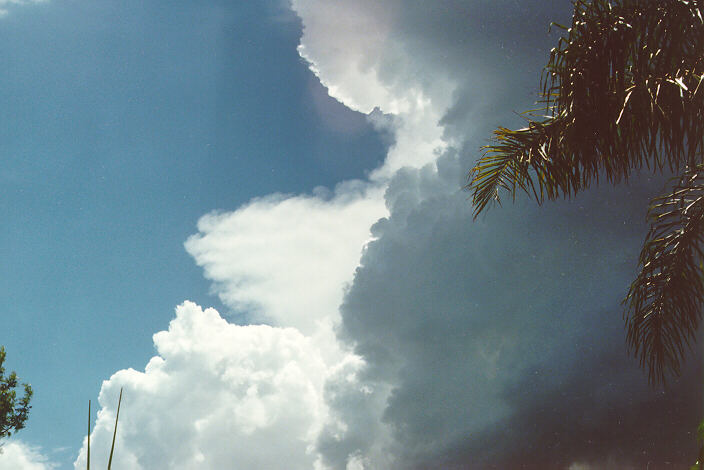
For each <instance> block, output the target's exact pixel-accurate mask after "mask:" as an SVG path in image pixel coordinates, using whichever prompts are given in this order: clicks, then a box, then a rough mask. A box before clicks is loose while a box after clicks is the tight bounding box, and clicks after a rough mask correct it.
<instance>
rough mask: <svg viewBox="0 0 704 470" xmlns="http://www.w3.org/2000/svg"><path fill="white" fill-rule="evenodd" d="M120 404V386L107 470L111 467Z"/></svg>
mask: <svg viewBox="0 0 704 470" xmlns="http://www.w3.org/2000/svg"><path fill="white" fill-rule="evenodd" d="M121 404H122V388H120V398H119V399H118V400H117V414H116V415H115V430H114V431H113V432H112V445H111V446H110V459H108V470H110V467H112V454H113V451H114V450H115V436H117V420H118V419H120V405H121Z"/></svg>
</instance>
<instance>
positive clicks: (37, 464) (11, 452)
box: [0, 439, 58, 470]
mask: <svg viewBox="0 0 704 470" xmlns="http://www.w3.org/2000/svg"><path fill="white" fill-rule="evenodd" d="M1 449H2V451H1V452H0V470H51V469H52V468H56V467H57V466H58V465H57V464H55V463H52V462H51V461H50V460H49V458H48V457H47V456H46V455H44V454H43V453H42V450H41V449H40V448H38V447H34V446H30V445H27V444H26V443H24V442H22V441H18V440H16V439H12V440H10V441H8V442H3V443H2V448H1Z"/></svg>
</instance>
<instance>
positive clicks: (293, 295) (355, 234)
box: [186, 182, 386, 334]
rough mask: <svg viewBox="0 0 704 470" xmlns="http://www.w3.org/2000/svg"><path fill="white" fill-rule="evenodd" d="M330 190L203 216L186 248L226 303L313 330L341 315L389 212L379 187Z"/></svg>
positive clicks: (262, 318) (258, 318) (259, 318)
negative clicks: (368, 246) (346, 293)
mask: <svg viewBox="0 0 704 470" xmlns="http://www.w3.org/2000/svg"><path fill="white" fill-rule="evenodd" d="M324 192H325V191H324V190H322V189H321V190H320V191H319V194H318V195H313V196H283V195H272V196H268V197H265V198H261V199H255V200H254V201H251V202H250V203H249V204H247V205H245V206H243V207H241V208H239V209H238V210H236V211H234V212H228V213H214V214H210V215H206V216H204V217H202V218H201V220H200V221H199V222H198V230H199V234H198V235H194V236H193V237H191V238H190V239H189V240H188V242H187V243H186V249H187V250H188V252H189V253H190V254H191V255H192V256H193V257H194V258H195V260H196V262H197V263H198V265H200V266H202V267H203V268H204V270H205V276H206V277H207V278H209V279H212V280H213V281H214V282H215V288H216V291H217V293H218V294H219V295H220V298H221V299H222V301H223V302H224V303H225V304H226V305H228V306H230V307H232V308H234V309H236V310H239V311H244V312H248V313H249V317H250V319H251V320H252V321H253V322H267V323H273V324H274V325H277V326H292V327H295V328H298V329H299V330H301V331H302V332H304V333H306V334H312V333H313V332H315V331H316V330H317V329H318V328H319V327H320V326H321V323H323V324H325V323H330V322H331V321H336V320H337V318H338V313H337V308H338V306H339V305H340V302H341V301H342V294H343V287H344V286H345V285H346V284H347V283H348V282H349V281H351V280H352V275H353V273H354V269H355V267H356V265H357V263H358V261H359V256H360V254H361V251H362V247H363V246H364V243H365V242H366V241H367V240H368V239H369V237H370V234H369V227H370V225H371V224H372V223H374V222H375V221H376V220H377V219H379V218H380V217H383V216H384V215H385V214H386V209H385V207H384V201H383V188H381V187H378V186H371V185H369V184H366V183H361V182H357V183H354V182H353V183H347V184H344V185H341V186H339V187H338V188H337V189H336V190H335V192H334V194H324Z"/></svg>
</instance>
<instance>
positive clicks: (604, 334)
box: [324, 155, 701, 469]
mask: <svg viewBox="0 0 704 470" xmlns="http://www.w3.org/2000/svg"><path fill="white" fill-rule="evenodd" d="M457 162H458V160H457V159H456V158H455V157H453V156H451V155H448V156H446V157H444V158H442V159H441V160H440V162H439V166H440V168H441V171H440V174H439V176H438V175H437V174H435V173H434V172H432V171H430V170H428V169H426V170H420V171H416V170H408V171H402V172H400V173H399V174H398V175H397V176H396V178H395V179H394V180H393V181H392V183H391V185H390V187H389V190H388V193H387V202H388V203H389V205H390V208H391V214H392V215H391V217H390V218H388V219H384V220H382V221H380V222H379V223H378V224H377V225H376V227H375V234H376V236H377V237H378V239H377V240H376V241H374V242H372V243H371V244H370V245H369V246H368V248H367V250H366V253H365V255H364V256H363V258H362V265H361V267H360V268H359V269H358V271H357V273H356V276H355V281H354V284H353V285H352V287H351V288H350V290H349V292H348V294H347V296H346V299H345V302H344V305H343V308H342V315H343V326H342V330H341V336H342V337H343V338H344V339H345V340H347V341H348V342H349V343H350V344H354V345H355V350H356V352H357V353H359V354H360V355H361V356H363V357H364V358H365V360H366V361H367V363H368V368H367V369H366V370H365V372H364V374H363V378H362V380H361V382H362V383H368V384H369V386H370V388H372V389H373V388H378V387H379V384H388V386H390V387H391V389H392V390H391V393H390V395H389V396H388V401H387V402H386V403H385V404H384V405H383V407H382V408H383V411H382V412H383V421H384V423H386V425H388V426H389V428H390V429H391V432H392V436H393V438H394V441H395V443H396V447H395V449H394V451H395V452H396V453H397V457H398V460H397V462H396V465H397V467H398V468H435V467H436V466H437V465H438V464H439V463H442V465H443V468H446V467H447V466H450V467H452V466H455V467H456V468H478V469H483V468H516V467H515V466H516V465H518V464H519V463H520V464H521V465H524V467H523V468H555V469H558V468H567V467H568V466H569V465H570V464H571V463H574V462H595V461H599V460H600V459H603V458H604V457H605V456H609V457H611V458H613V459H617V460H618V461H619V462H621V463H622V464H624V462H626V463H631V464H633V465H636V466H640V465H641V464H643V465H645V464H647V462H651V464H655V465H657V466H656V467H652V466H651V468H661V466H663V465H665V463H666V462H668V461H670V462H676V463H678V464H680V465H681V464H684V463H686V462H687V461H689V460H691V457H692V456H693V455H695V454H694V447H695V442H694V439H693V437H692V434H691V432H692V431H693V430H694V429H695V428H696V423H697V419H698V417H699V416H700V414H701V407H700V401H699V400H698V399H697V397H699V396H701V387H700V385H698V383H697V381H696V378H697V373H696V372H697V371H692V370H690V371H688V374H687V375H685V377H684V378H683V379H682V380H680V381H679V382H676V383H674V384H673V386H672V387H671V388H669V389H668V390H667V392H666V393H664V394H662V393H656V392H655V391H653V390H651V389H650V388H649V387H648V385H647V382H646V377H645V375H644V373H643V372H642V371H641V370H640V369H639V368H638V367H637V364H636V363H635V362H634V361H633V360H632V359H630V358H629V356H628V355H627V353H626V349H625V346H624V340H625V334H624V329H623V320H622V317H621V313H622V311H621V307H620V300H621V299H622V298H623V296H624V295H625V292H626V290H627V287H628V283H629V281H630V280H631V278H632V276H633V274H634V272H635V263H636V259H637V253H638V250H639V247H640V242H641V240H642V238H643V234H644V230H645V227H644V225H643V223H642V212H641V211H642V209H643V208H644V207H645V204H646V203H647V201H648V199H649V197H650V196H651V194H650V193H651V187H652V186H653V185H654V184H653V183H649V182H648V181H647V180H646V181H641V182H638V183H634V184H633V185H632V186H631V187H623V186H622V187H618V188H616V189H612V188H601V189H598V190H596V191H592V192H591V193H589V194H585V195H583V196H581V197H579V198H577V199H576V200H574V201H571V202H557V203H553V204H548V205H547V206H545V207H543V208H539V207H536V206H535V205H534V204H533V203H532V202H527V201H523V200H522V201H519V203H517V204H516V206H510V205H509V206H507V207H504V208H503V209H499V208H496V209H494V210H493V211H492V212H491V213H490V214H489V215H488V216H487V217H486V218H482V219H480V220H479V221H478V222H472V219H471V212H470V207H469V206H468V203H467V200H466V194H464V193H458V192H450V191H448V190H447V188H449V187H452V184H451V182H452V180H453V178H454V172H455V171H459V169H460V165H458V164H457ZM443 167H445V168H444V171H443ZM443 174H445V175H446V177H448V178H449V179H445V178H444V177H443ZM334 406H338V407H340V406H343V407H345V408H347V407H348V406H350V407H352V404H351V403H335V404H334ZM353 408H355V409H357V411H356V412H355V413H356V416H360V415H363V414H364V413H365V411H359V409H360V408H361V409H364V406H363V404H361V403H359V402H355V403H354V405H353ZM367 421H368V420H367ZM352 428H354V426H352ZM364 429H372V428H371V427H370V426H369V424H368V422H367V423H366V424H365V426H364ZM362 435H364V434H363V433H362ZM328 438H329V436H328ZM324 439H325V438H324ZM328 440H329V441H330V439H328ZM333 441H334V440H333ZM342 442H344V439H343V440H342ZM348 444H349V443H348ZM353 447H354V446H350V448H353ZM360 450H363V449H360ZM507 465H508V466H509V467H507ZM638 468H640V467H638Z"/></svg>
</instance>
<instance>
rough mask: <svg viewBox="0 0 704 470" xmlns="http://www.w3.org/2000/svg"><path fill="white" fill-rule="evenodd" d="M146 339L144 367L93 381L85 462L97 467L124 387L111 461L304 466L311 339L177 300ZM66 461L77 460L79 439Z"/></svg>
mask: <svg viewBox="0 0 704 470" xmlns="http://www.w3.org/2000/svg"><path fill="white" fill-rule="evenodd" d="M154 345H155V347H156V349H157V354H158V355H157V356H155V357H154V358H152V359H151V360H150V361H149V364H148V365H147V366H146V368H145V370H144V372H138V371H135V370H132V369H128V370H122V371H119V372H117V373H116V374H114V375H113V376H112V377H111V378H110V380H108V381H106V382H105V383H104V384H103V387H102V390H101V393H100V397H99V401H100V406H101V407H102V408H101V410H100V412H99V414H98V420H97V423H96V426H95V430H94V431H93V433H92V440H91V460H92V462H91V463H92V465H93V466H95V467H96V468H104V467H105V461H106V460H107V456H108V453H109V445H110V439H111V434H112V427H113V423H114V418H115V409H116V406H117V398H118V392H119V389H120V387H124V393H123V400H122V408H121V410H120V421H119V426H118V434H117V443H116V450H115V460H114V462H113V464H114V467H115V468H130V469H135V470H139V469H144V470H147V469H154V468H169V469H174V470H178V469H184V470H185V469H193V470H196V469H208V468H212V469H216V468H290V469H310V468H313V466H314V464H315V460H316V452H315V449H314V447H313V443H314V440H315V438H316V436H317V431H318V429H319V427H320V426H321V424H322V422H323V420H324V418H325V416H326V406H325V404H324V403H323V400H322V396H321V392H322V385H323V381H324V380H325V377H326V372H327V367H328V366H327V365H326V363H325V358H324V357H323V356H322V355H321V353H320V351H319V350H318V349H317V347H316V345H315V344H313V342H312V341H310V340H309V339H308V338H306V337H305V336H303V335H302V334H301V333H299V332H298V331H297V330H295V329H293V328H274V327H270V326H266V325H257V326H252V325H250V326H237V325H233V324H230V323H228V322H227V321H226V320H224V319H223V318H222V317H220V315H219V314H218V312H216V311H215V310H213V309H206V310H202V309H201V308H200V307H198V306H197V305H195V304H193V303H190V302H186V303H184V304H183V305H181V306H179V307H178V308H177V310H176V318H175V319H174V320H172V322H171V324H170V325H169V329H168V331H162V332H159V333H157V334H155V335H154ZM75 468H76V469H77V470H78V469H81V468H85V445H84V448H83V449H82V450H81V454H80V455H79V458H78V459H77V461H76V463H75Z"/></svg>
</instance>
